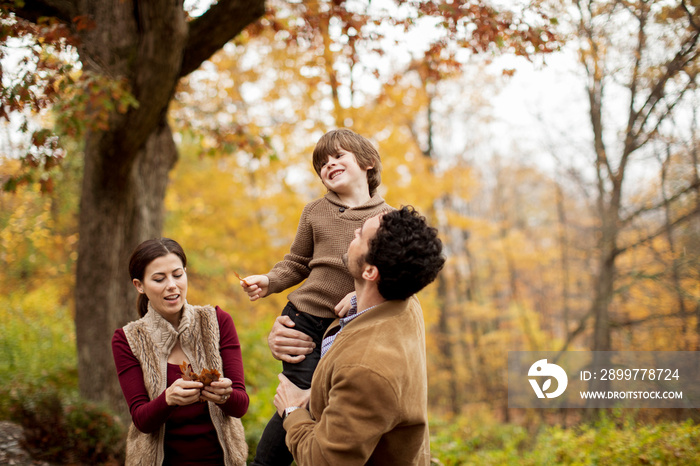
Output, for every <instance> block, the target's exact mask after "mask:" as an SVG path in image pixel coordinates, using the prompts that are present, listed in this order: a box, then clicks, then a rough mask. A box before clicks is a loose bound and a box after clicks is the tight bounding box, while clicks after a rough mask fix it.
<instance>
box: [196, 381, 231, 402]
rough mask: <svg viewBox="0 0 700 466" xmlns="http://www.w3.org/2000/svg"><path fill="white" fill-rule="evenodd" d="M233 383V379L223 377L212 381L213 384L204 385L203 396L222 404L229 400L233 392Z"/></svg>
mask: <svg viewBox="0 0 700 466" xmlns="http://www.w3.org/2000/svg"><path fill="white" fill-rule="evenodd" d="M231 384H232V382H231V379H227V378H226V377H222V378H220V379H219V380H217V381H215V382H212V383H211V385H209V386H206V387H204V389H203V390H202V398H203V399H205V400H207V401H211V402H213V403H216V404H217V405H222V404H224V403H226V402H227V401H228V399H229V397H230V396H231V392H233V389H232V388H231Z"/></svg>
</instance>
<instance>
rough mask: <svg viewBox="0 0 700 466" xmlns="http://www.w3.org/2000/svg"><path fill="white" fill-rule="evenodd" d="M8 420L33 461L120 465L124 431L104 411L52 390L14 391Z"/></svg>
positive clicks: (91, 404) (114, 419)
mask: <svg viewBox="0 0 700 466" xmlns="http://www.w3.org/2000/svg"><path fill="white" fill-rule="evenodd" d="M9 405H10V415H11V419H12V420H13V421H14V422H16V423H18V424H20V425H21V426H22V428H23V429H24V438H25V439H24V445H23V447H24V448H25V449H26V450H27V451H28V452H29V453H30V454H31V455H32V457H34V458H36V459H41V460H44V461H50V462H53V463H65V464H95V465H96V464H123V454H124V439H125V431H124V429H123V427H122V426H121V425H120V424H119V423H118V422H117V420H116V418H115V417H114V416H113V415H112V414H110V413H109V412H108V411H107V410H105V409H102V408H100V407H99V406H97V405H95V404H93V403H89V402H86V401H83V400H80V399H77V398H76V399H70V398H68V397H62V396H60V395H59V394H58V392H57V391H56V390H55V389H27V390H23V391H19V392H15V395H14V396H13V397H12V399H11V400H10V402H9Z"/></svg>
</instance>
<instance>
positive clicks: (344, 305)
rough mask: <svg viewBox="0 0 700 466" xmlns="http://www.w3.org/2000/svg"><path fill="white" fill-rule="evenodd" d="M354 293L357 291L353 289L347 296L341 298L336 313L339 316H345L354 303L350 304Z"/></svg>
mask: <svg viewBox="0 0 700 466" xmlns="http://www.w3.org/2000/svg"><path fill="white" fill-rule="evenodd" d="M354 295H355V292H354V291H351V292H350V293H348V294H346V295H345V297H344V298H343V299H341V300H340V302H339V303H338V304H336V305H335V309H334V311H335V315H337V316H338V317H345V315H346V314H347V313H348V311H349V310H350V308H351V307H352V305H351V304H350V300H351V299H352V297H353V296H354Z"/></svg>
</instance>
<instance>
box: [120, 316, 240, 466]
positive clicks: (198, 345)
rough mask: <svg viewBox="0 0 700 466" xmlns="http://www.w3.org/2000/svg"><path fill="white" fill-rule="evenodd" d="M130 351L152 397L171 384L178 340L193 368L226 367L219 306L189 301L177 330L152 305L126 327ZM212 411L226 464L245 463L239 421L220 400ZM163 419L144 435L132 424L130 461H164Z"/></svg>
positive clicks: (128, 460) (198, 369)
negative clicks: (169, 374)
mask: <svg viewBox="0 0 700 466" xmlns="http://www.w3.org/2000/svg"><path fill="white" fill-rule="evenodd" d="M124 334H125V335H126V338H127V341H128V342H129V346H130V347H131V351H132V352H133V353H134V356H135V357H136V358H137V359H138V360H139V362H140V363H141V368H142V369H143V378H144V383H145V385H146V390H148V395H149V397H150V398H151V399H154V398H157V397H158V396H159V395H160V394H161V393H163V391H164V390H165V389H166V388H167V367H168V366H167V364H168V356H169V355H170V352H171V351H172V349H173V347H174V345H175V343H176V341H177V340H178V338H179V340H180V345H181V346H182V350H183V351H184V352H185V354H186V355H187V358H188V359H189V361H190V364H191V365H192V369H193V370H194V371H195V372H198V373H199V372H201V370H202V369H204V368H207V369H216V370H218V371H219V372H223V364H222V361H221V354H220V353H219V323H218V321H217V319H216V310H215V309H214V308H213V307H211V306H191V305H190V304H185V307H184V310H183V312H182V317H181V319H180V326H179V328H178V329H177V330H176V329H175V328H174V327H173V326H172V325H171V324H170V323H169V322H168V321H166V320H165V319H164V318H163V317H161V315H160V314H158V312H156V311H155V310H154V309H153V307H152V306H151V304H150V303H149V304H148V312H147V313H146V315H145V316H144V317H142V318H141V319H139V320H137V321H134V322H131V323H129V324H127V325H126V326H125V327H124ZM208 405H209V414H210V416H211V420H212V422H213V423H214V427H215V428H216V432H217V434H218V437H219V442H220V443H221V446H222V447H223V450H224V460H225V464H226V466H229V465H245V462H246V458H247V456H248V446H247V444H246V442H245V434H244V432H243V425H242V424H241V420H240V419H238V418H235V417H231V416H227V415H226V414H225V413H224V412H223V411H221V409H220V408H219V407H218V406H216V404H214V403H211V402H208ZM164 438H165V424H164V425H163V426H161V428H160V429H159V431H158V432H154V433H151V434H146V433H143V432H141V431H139V430H138V429H137V428H136V426H134V425H133V424H131V426H130V427H129V433H128V435H127V441H126V466H131V465H134V466H136V465H143V466H146V465H148V466H152V465H160V464H162V463H163V459H164V458H163V456H164V450H163V439H164Z"/></svg>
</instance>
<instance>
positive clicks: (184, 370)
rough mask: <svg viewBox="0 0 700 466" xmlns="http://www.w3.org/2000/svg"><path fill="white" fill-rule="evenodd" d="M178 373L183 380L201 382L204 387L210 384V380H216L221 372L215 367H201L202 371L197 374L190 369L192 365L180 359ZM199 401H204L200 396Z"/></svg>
mask: <svg viewBox="0 0 700 466" xmlns="http://www.w3.org/2000/svg"><path fill="white" fill-rule="evenodd" d="M180 374H181V375H182V378H183V379H184V380H193V381H195V382H202V383H203V384H204V386H205V387H207V386H209V385H211V383H212V382H216V381H217V380H219V377H221V373H220V372H219V371H217V370H216V369H202V372H200V373H199V374H197V373H196V372H195V371H193V370H192V366H191V365H190V364H188V363H187V361H182V364H180ZM199 401H205V400H204V398H200V399H199Z"/></svg>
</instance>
